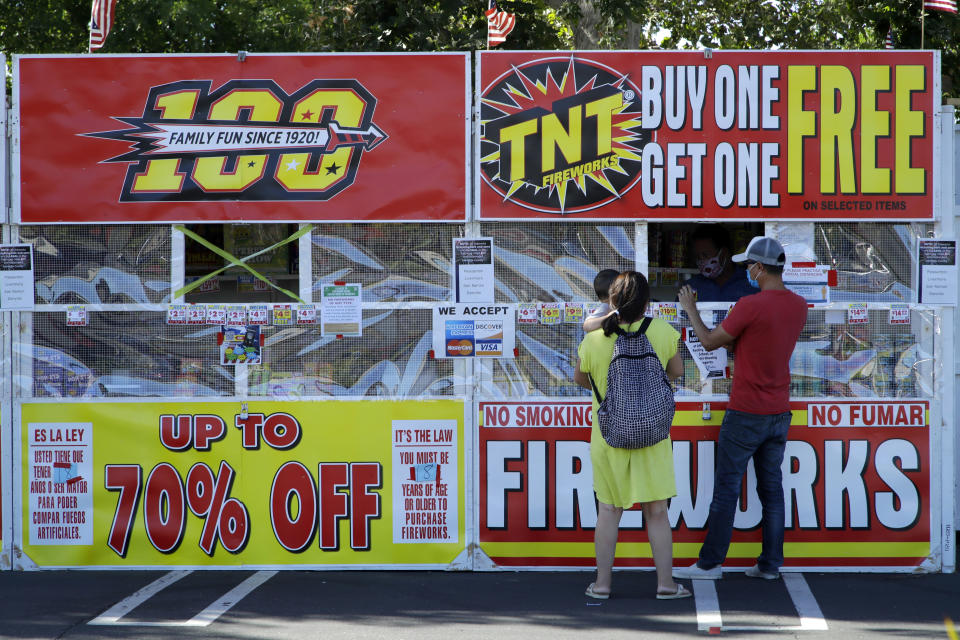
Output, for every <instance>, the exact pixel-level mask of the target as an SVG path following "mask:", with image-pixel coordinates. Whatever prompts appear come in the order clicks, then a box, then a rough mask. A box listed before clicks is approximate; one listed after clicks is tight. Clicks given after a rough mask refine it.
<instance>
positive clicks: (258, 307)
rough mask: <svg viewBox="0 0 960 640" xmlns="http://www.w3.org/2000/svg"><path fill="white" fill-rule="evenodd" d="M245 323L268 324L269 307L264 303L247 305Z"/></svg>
mask: <svg viewBox="0 0 960 640" xmlns="http://www.w3.org/2000/svg"><path fill="white" fill-rule="evenodd" d="M247 323H248V324H253V325H265V324H270V309H269V307H267V305H265V304H252V305H250V306H249V307H247Z"/></svg>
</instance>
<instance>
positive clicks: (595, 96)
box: [476, 51, 940, 220]
mask: <svg viewBox="0 0 960 640" xmlns="http://www.w3.org/2000/svg"><path fill="white" fill-rule="evenodd" d="M479 57H480V69H479V75H480V85H481V87H482V90H481V95H480V96H479V101H480V124H479V127H480V129H479V140H480V144H479V149H478V156H477V159H476V160H477V166H478V167H479V172H480V179H481V180H482V183H483V184H482V186H481V199H480V217H481V218H484V219H518V218H549V217H553V216H561V215H563V216H572V217H576V218H578V219H634V218H645V219H676V218H682V219H704V218H707V219H757V220H762V219H766V218H776V219H781V220H782V219H813V220H820V219H919V218H923V219H930V218H932V217H933V191H934V161H933V156H934V145H933V137H934V131H935V127H933V117H934V109H935V106H936V105H938V104H939V77H940V72H939V57H938V56H937V54H936V53H935V52H923V51H914V52H883V51H872V52H827V51H821V52H808V51H804V52H756V51H752V52H738V51H731V52H717V53H713V54H712V56H709V57H706V56H704V54H703V53H700V52H642V53H641V52H634V53H628V52H610V53H604V52H593V51H591V52H574V53H569V54H568V53H564V54H559V53H558V54H550V53H542V52H541V53H523V52H480V54H479Z"/></svg>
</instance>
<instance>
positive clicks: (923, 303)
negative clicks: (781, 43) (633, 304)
mask: <svg viewBox="0 0 960 640" xmlns="http://www.w3.org/2000/svg"><path fill="white" fill-rule="evenodd" d="M13 62H14V74H13V101H12V107H11V109H10V112H9V113H3V114H2V115H3V118H4V120H5V121H8V123H9V126H8V130H9V131H10V136H9V138H8V139H7V141H6V142H7V144H8V145H9V152H8V153H7V154H3V155H2V161H3V162H4V163H5V164H4V165H3V166H2V170H3V171H4V174H5V175H7V174H9V176H10V180H9V193H8V194H7V195H8V200H9V217H8V219H7V220H6V221H5V224H4V226H3V232H4V235H3V246H2V247H0V258H3V260H0V264H2V265H3V269H4V271H3V273H2V274H0V277H2V278H4V279H3V280H0V309H2V314H0V317H2V323H3V324H2V326H3V337H4V341H3V357H4V362H5V364H6V366H5V367H4V368H3V372H4V374H3V375H4V378H3V387H2V388H3V405H2V411H0V419H2V427H3V431H2V440H0V456H2V458H0V460H2V471H3V475H2V477H0V481H2V482H0V491H2V505H0V516H2V518H0V534H2V553H0V568H4V569H47V568H64V567H71V568H72V567H101V568H117V569H126V568H145V567H151V568H152V567H167V566H170V567H173V566H176V567H193V568H204V567H230V566H244V567H262V568H267V567H272V568H290V569H304V568H307V569H309V568H342V569H347V568H403V569H410V568H422V569H438V568H456V569H472V570H496V569H511V570H512V569H542V568H577V567H580V568H590V567H592V566H593V565H594V550H593V528H594V526H595V523H596V517H597V507H596V502H595V499H594V494H593V491H592V476H591V462H590V454H589V439H590V429H591V424H592V417H591V399H590V396H589V395H588V394H587V393H586V392H585V391H584V390H583V389H581V388H580V387H578V386H577V385H575V384H574V383H573V379H572V378H573V370H574V366H575V364H576V348H577V345H578V344H579V342H580V340H581V339H582V338H583V330H582V321H583V318H584V316H585V314H587V313H589V312H590V311H591V310H592V309H593V308H594V306H595V305H596V304H597V300H596V297H595V294H594V293H593V278H594V276H595V275H596V274H597V272H598V271H599V270H600V269H605V268H613V269H617V270H620V271H623V270H636V271H640V272H641V273H644V274H646V275H647V277H648V279H649V281H650V284H651V291H652V298H651V300H652V301H651V305H650V309H649V311H648V313H649V314H650V315H653V316H656V317H659V318H663V319H665V320H667V321H668V322H670V323H672V324H673V325H674V326H675V327H676V328H677V329H678V330H680V331H681V335H682V336H683V337H682V344H681V345H680V350H681V353H682V355H683V359H684V375H683V377H682V378H681V379H680V380H679V381H678V382H677V383H676V400H677V412H676V418H675V421H674V425H673V429H672V439H673V455H674V464H675V468H676V476H677V490H678V495H677V496H676V497H674V498H673V499H672V501H671V505H670V521H671V524H672V525H673V527H674V556H675V558H676V559H677V562H678V563H682V562H684V561H692V559H693V558H695V557H696V554H697V551H698V550H699V546H700V543H701V542H702V540H703V536H704V532H705V525H706V519H707V514H708V509H709V503H710V496H711V493H712V486H713V469H714V455H715V449H716V438H717V433H718V430H719V425H720V423H721V420H722V418H723V414H724V411H725V408H726V401H727V398H728V394H729V390H730V381H731V376H732V375H734V374H735V370H736V362H735V361H734V359H733V357H732V354H726V353H715V354H714V355H713V356H708V355H707V354H705V353H703V352H702V350H701V349H699V348H698V347H699V345H697V344H696V340H695V336H693V334H692V331H689V327H690V325H689V322H688V319H687V318H686V317H685V315H684V313H683V312H682V311H681V310H680V309H679V307H678V305H677V303H676V301H675V300H676V291H677V288H678V287H679V285H680V284H681V283H682V282H683V281H685V280H686V278H688V277H689V276H691V275H693V274H694V273H695V270H696V265H695V263H694V261H693V259H692V257H691V254H690V251H689V244H690V243H689V239H690V234H691V232H692V231H693V230H694V229H695V228H696V225H697V224H698V223H704V222H707V223H718V224H722V225H723V226H724V227H725V228H726V229H727V231H728V233H729V235H730V236H731V239H732V243H733V245H734V249H735V250H736V251H740V250H742V249H743V247H745V246H746V243H747V241H749V239H750V238H751V237H752V236H754V235H767V236H772V237H775V238H777V239H778V240H779V241H780V242H781V243H782V244H783V245H784V247H785V250H786V253H787V259H788V265H787V270H786V272H785V278H784V279H785V281H786V282H787V283H788V286H790V287H791V288H792V289H794V290H795V291H797V292H798V293H800V294H801V295H803V296H804V297H806V298H807V300H808V303H809V310H808V320H807V324H806V327H805V329H804V331H803V334H802V335H801V338H800V341H799V343H798V345H797V348H796V350H795V352H794V354H793V357H792V358H791V363H790V365H791V374H792V382H791V407H792V410H793V422H792V426H791V430H790V441H789V442H788V445H787V449H786V457H785V460H784V466H783V470H784V489H785V500H786V506H787V509H786V513H787V516H786V517H787V522H786V540H785V553H786V557H787V560H786V567H785V570H788V571H789V570H802V569H812V568H815V569H818V570H827V571H851V570H852V571H863V570H881V571H917V570H920V571H945V572H949V571H953V570H954V567H955V557H956V552H955V548H954V545H955V541H956V536H955V527H956V523H957V513H956V509H955V503H956V499H957V487H956V482H957V480H956V479H957V476H956V453H955V452H956V447H957V420H956V409H955V399H956V372H957V370H956V355H957V352H956V347H955V341H954V326H955V325H954V323H955V317H956V315H955V314H956V308H957V271H956V269H957V267H956V243H955V230H954V219H955V215H956V210H955V209H956V207H957V206H960V201H958V200H957V199H956V198H957V196H956V191H955V189H956V187H955V185H956V182H957V179H956V170H957V167H958V166H960V162H958V161H957V159H956V155H955V154H956V153H957V151H956V150H955V149H956V148H957V147H956V142H955V136H956V135H957V134H955V130H954V114H953V110H952V107H941V106H940V57H939V54H938V53H937V52H931V51H844V52H838V51H806V52H793V51H781V52H747V51H718V52H710V51H707V52H702V51H701V52H662V51H651V52H642V51H641V52H638V51H631V52H616V51H614V52H609V51H604V52H601V51H590V52H585V51H584V52H569V51H564V52H510V51H502V52H501V51H498V52H489V51H483V52H476V53H445V54H438V53H431V54H426V53H424V54H362V55H361V54H323V55H316V54H309V55H308V54H303V55H298V54H283V55H281V54H269V55H268V54H264V55H258V54H247V55H245V56H240V57H238V56H228V55H158V56H110V55H102V54H97V55H96V56H88V55H79V56H40V55H31V56H16V57H14V60H13ZM120 67H122V68H123V69H124V76H123V81H122V82H121V81H119V80H117V79H116V69H117V68H120ZM471 78H473V79H474V82H473V83H471ZM101 94H102V95H101ZM4 210H5V211H6V210H7V209H6V208H5V209H4ZM731 304H732V303H731V302H701V303H699V305H698V307H699V310H700V312H701V315H702V316H703V317H704V318H705V319H707V320H708V321H709V322H710V323H717V322H720V321H721V320H722V318H723V317H724V316H725V314H726V313H727V312H728V311H729V309H730V307H731ZM759 522H760V506H759V501H758V498H757V495H756V480H755V477H754V474H753V470H752V467H751V468H750V469H749V470H748V473H747V476H746V479H745V482H744V488H743V493H742V495H741V498H740V505H739V509H738V513H737V516H736V521H735V531H734V537H733V542H732V544H731V547H730V553H729V557H728V564H729V565H730V566H734V567H735V566H749V565H751V564H753V561H754V560H753V559H754V558H755V556H756V554H757V551H758V549H759V545H760V531H759V526H758V525H759ZM621 530H622V531H621V538H620V544H619V546H618V549H617V560H616V564H617V566H620V567H636V568H652V566H653V561H652V557H651V553H650V548H649V545H648V544H647V538H646V533H645V530H644V527H643V518H642V513H641V512H640V510H639V509H632V510H628V511H626V512H625V513H624V517H623V522H622V526H621Z"/></svg>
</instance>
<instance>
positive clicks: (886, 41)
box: [883, 28, 896, 49]
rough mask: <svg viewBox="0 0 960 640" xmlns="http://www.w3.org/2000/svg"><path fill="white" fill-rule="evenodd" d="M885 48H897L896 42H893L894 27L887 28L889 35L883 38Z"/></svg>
mask: <svg viewBox="0 0 960 640" xmlns="http://www.w3.org/2000/svg"><path fill="white" fill-rule="evenodd" d="M883 48H884V49H896V47H895V46H894V44H893V29H892V28H890V29H888V30H887V37H886V38H884V40H883Z"/></svg>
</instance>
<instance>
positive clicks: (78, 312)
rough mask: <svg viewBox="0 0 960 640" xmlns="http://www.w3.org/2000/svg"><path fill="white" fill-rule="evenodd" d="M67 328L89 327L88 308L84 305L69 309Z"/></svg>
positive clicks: (73, 306)
mask: <svg viewBox="0 0 960 640" xmlns="http://www.w3.org/2000/svg"><path fill="white" fill-rule="evenodd" d="M67 326H68V327H85V326H87V308H86V307H84V306H83V305H79V304H78V305H71V306H69V307H67Z"/></svg>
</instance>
